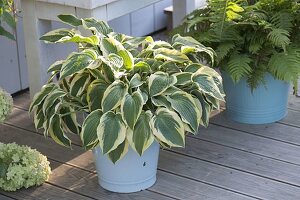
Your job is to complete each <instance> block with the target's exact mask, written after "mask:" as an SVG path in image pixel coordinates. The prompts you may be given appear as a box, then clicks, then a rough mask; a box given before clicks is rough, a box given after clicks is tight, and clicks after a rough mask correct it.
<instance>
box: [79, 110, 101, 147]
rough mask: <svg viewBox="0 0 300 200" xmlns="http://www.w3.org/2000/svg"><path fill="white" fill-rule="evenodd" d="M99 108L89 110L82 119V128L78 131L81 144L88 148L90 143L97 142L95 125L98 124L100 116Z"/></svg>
mask: <svg viewBox="0 0 300 200" xmlns="http://www.w3.org/2000/svg"><path fill="white" fill-rule="evenodd" d="M102 114H103V113H102V111H101V110H99V109H98V110H94V111H93V112H91V113H90V114H89V115H88V116H87V117H86V118H85V120H84V121H83V124H82V130H81V133H80V138H81V141H82V145H83V146H84V147H85V148H86V149H88V147H89V146H91V145H92V144H95V143H97V141H98V136H97V127H98V126H99V124H100V118H101V116H102Z"/></svg>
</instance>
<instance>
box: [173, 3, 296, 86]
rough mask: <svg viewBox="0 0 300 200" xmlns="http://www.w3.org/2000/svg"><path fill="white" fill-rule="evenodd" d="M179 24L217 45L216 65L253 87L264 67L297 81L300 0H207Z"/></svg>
mask: <svg viewBox="0 0 300 200" xmlns="http://www.w3.org/2000/svg"><path fill="white" fill-rule="evenodd" d="M207 3H208V6H207V7H206V8H201V9H197V10H195V11H194V12H192V13H191V14H190V15H188V16H187V17H186V18H185V20H184V22H183V24H182V25H181V26H179V27H177V28H176V30H175V32H176V31H178V32H180V33H181V34H183V35H188V36H193V37H194V38H196V39H197V40H198V41H199V42H201V43H203V44H204V45H206V46H210V47H212V48H214V49H215V50H216V53H217V59H216V66H217V67H220V68H221V69H222V70H225V71H227V72H229V74H230V75H231V78H232V79H233V80H234V81H235V82H237V81H239V80H240V79H241V78H246V79H247V81H248V83H249V86H250V87H251V89H254V88H256V87H257V86H258V85H259V84H262V83H263V82H264V79H263V76H264V74H265V73H267V72H268V73H271V74H272V75H273V76H274V77H275V78H277V79H279V80H284V81H288V82H295V81H296V80H297V79H298V78H299V76H300V60H299V57H300V54H299V50H300V2H299V1H298V0H259V1H258V0H252V1H250V0H208V1H207Z"/></svg>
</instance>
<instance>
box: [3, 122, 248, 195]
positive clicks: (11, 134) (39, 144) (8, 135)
mask: <svg viewBox="0 0 300 200" xmlns="http://www.w3.org/2000/svg"><path fill="white" fill-rule="evenodd" d="M0 130H1V132H4V133H5V134H4V135H3V136H4V137H3V138H1V139H0V141H2V142H12V141H17V143H19V144H27V145H30V146H32V147H33V148H37V149H39V150H40V151H41V152H42V153H44V154H45V155H46V156H48V158H49V159H51V160H54V159H55V160H57V161H59V162H65V163H68V164H70V165H73V166H77V167H80V168H81V169H88V170H90V171H95V170H94V163H91V162H90V163H86V162H84V161H83V160H82V159H81V158H82V157H84V160H88V161H92V160H93V159H92V156H91V152H85V153H83V151H81V150H79V149H78V147H76V146H74V147H73V151H71V150H70V151H66V150H65V149H62V148H64V147H59V146H58V148H57V145H56V144H54V142H52V141H51V140H48V141H46V140H45V141H43V140H44V138H43V137H42V136H41V135H38V134H36V133H31V132H28V131H23V132H27V133H26V135H27V136H28V137H27V138H29V139H27V140H26V139H22V137H21V134H22V133H20V132H22V130H19V129H17V128H15V127H10V126H7V125H2V126H0ZM40 138H42V139H43V140H40ZM49 143H51V144H49ZM74 151H77V152H76V154H75V155H74V154H73V155H71V156H70V155H69V154H72V153H70V152H73V153H74ZM66 154H67V155H66ZM82 154H85V155H84V156H83V155H82ZM59 155H64V156H63V157H62V156H59ZM76 155H78V156H77V157H76ZM79 157H80V158H79ZM78 161H79V162H78ZM52 162H53V161H52ZM58 168H59V165H55V166H54V169H53V170H57V169H58ZM72 170H77V169H76V168H72ZM82 173H84V172H82ZM160 173H163V174H165V175H164V177H167V178H166V179H167V180H166V182H172V183H173V185H174V184H175V186H176V184H178V182H180V183H181V184H179V185H177V186H176V188H179V187H180V190H178V192H179V193H178V194H175V196H178V195H181V196H182V198H180V199H189V198H186V197H193V198H195V199H197V198H198V199H199V198H203V199H209V198H213V199H215V198H216V197H218V196H229V197H232V198H234V199H245V198H246V199H248V198H247V197H244V196H241V195H239V194H236V193H233V192H230V191H227V190H224V189H220V188H218V187H212V186H210V185H206V184H204V183H199V182H196V181H192V180H189V179H186V178H182V177H178V176H174V175H172V174H166V173H164V172H159V174H160ZM65 176H66V177H63V178H62V179H64V178H65V179H68V177H67V175H65ZM168 176H170V177H169V178H168ZM70 177H72V176H70ZM161 179H162V178H160V176H158V182H157V183H156V186H155V187H153V188H152V189H149V191H154V192H156V193H162V194H164V195H168V196H172V195H173V196H174V192H172V193H170V192H169V191H170V190H171V187H173V186H171V184H169V186H168V185H167V186H165V185H164V184H160V180H161ZM169 179H172V181H169ZM70 182H71V183H74V182H72V181H70ZM55 184H58V183H55ZM59 186H61V187H63V184H62V185H59ZM175 186H174V187H175ZM187 187H197V188H202V190H203V191H206V190H210V191H211V193H209V194H206V193H200V192H199V191H197V192H194V193H193V194H190V192H189V191H186V188H187ZM155 189H157V190H155ZM214 190H215V191H214ZM196 197H197V198H196ZM204 197H205V198H204ZM193 198H191V199H193ZM232 198H231V199H232Z"/></svg>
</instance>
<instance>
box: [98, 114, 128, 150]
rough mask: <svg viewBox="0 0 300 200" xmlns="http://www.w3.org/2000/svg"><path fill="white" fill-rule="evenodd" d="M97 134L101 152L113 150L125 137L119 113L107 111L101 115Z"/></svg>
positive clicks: (124, 129) (124, 127)
mask: <svg viewBox="0 0 300 200" xmlns="http://www.w3.org/2000/svg"><path fill="white" fill-rule="evenodd" d="M97 135H98V139H99V142H100V143H99V144H100V147H101V149H102V151H103V154H107V153H109V152H111V151H113V150H115V149H116V148H117V147H118V146H119V145H120V144H121V143H122V142H124V140H125V137H126V125H125V123H124V122H123V120H122V116H121V114H115V113H114V112H112V111H109V112H107V113H105V114H103V115H102V116H101V119H100V124H99V126H98V128H97Z"/></svg>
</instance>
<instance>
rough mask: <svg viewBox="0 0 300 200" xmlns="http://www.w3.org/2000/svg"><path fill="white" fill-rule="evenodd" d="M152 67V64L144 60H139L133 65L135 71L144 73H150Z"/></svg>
mask: <svg viewBox="0 0 300 200" xmlns="http://www.w3.org/2000/svg"><path fill="white" fill-rule="evenodd" d="M150 70H151V68H150V65H149V64H148V63H146V62H144V61H139V62H138V63H136V64H135V65H134V67H133V73H136V74H137V73H138V74H142V73H143V72H145V73H148V72H150Z"/></svg>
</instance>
